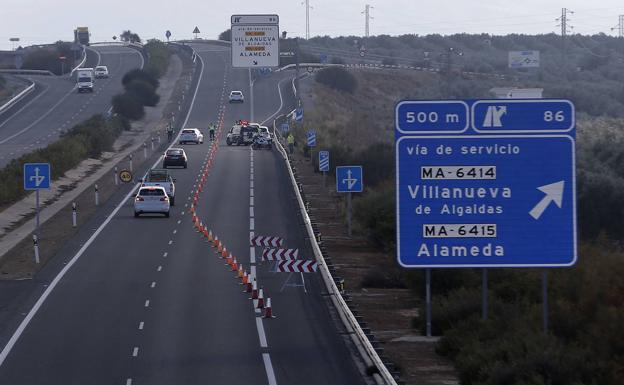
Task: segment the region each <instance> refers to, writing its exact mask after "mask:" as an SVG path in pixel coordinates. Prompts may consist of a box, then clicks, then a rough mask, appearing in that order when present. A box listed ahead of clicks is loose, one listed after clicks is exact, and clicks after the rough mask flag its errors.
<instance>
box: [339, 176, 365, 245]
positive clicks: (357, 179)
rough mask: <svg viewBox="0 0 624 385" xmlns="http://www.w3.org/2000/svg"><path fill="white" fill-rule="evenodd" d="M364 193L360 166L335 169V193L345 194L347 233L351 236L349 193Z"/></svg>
mask: <svg viewBox="0 0 624 385" xmlns="http://www.w3.org/2000/svg"><path fill="white" fill-rule="evenodd" d="M362 191H364V181H363V175H362V166H338V167H336V192H339V193H347V231H348V232H347V233H348V235H349V237H351V235H352V229H351V216H352V209H351V193H353V192H362Z"/></svg>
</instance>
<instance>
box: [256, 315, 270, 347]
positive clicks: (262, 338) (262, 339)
mask: <svg viewBox="0 0 624 385" xmlns="http://www.w3.org/2000/svg"><path fill="white" fill-rule="evenodd" d="M256 329H258V337H259V338H260V347H261V348H266V347H268V345H267V340H266V335H265V334H264V326H263V325H262V318H260V317H256Z"/></svg>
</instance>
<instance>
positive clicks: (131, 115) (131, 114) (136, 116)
mask: <svg viewBox="0 0 624 385" xmlns="http://www.w3.org/2000/svg"><path fill="white" fill-rule="evenodd" d="M113 112H114V113H116V114H119V115H121V116H123V117H124V118H127V119H129V120H140V119H142V118H143V116H145V108H144V107H143V104H141V102H140V101H139V99H137V98H136V97H135V96H134V95H131V94H129V93H128V92H124V93H123V94H119V95H115V96H114V97H113Z"/></svg>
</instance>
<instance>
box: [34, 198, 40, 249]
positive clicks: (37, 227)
mask: <svg viewBox="0 0 624 385" xmlns="http://www.w3.org/2000/svg"><path fill="white" fill-rule="evenodd" d="M35 212H36V213H37V221H36V222H37V223H36V225H35V234H36V235H37V238H39V235H40V234H39V190H35Z"/></svg>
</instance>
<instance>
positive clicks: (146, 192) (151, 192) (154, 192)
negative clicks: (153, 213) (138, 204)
mask: <svg viewBox="0 0 624 385" xmlns="http://www.w3.org/2000/svg"><path fill="white" fill-rule="evenodd" d="M139 195H141V196H159V195H165V191H164V190H163V189H161V188H153V189H151V188H142V189H141V191H139Z"/></svg>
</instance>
